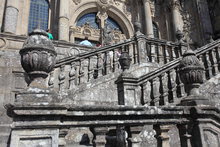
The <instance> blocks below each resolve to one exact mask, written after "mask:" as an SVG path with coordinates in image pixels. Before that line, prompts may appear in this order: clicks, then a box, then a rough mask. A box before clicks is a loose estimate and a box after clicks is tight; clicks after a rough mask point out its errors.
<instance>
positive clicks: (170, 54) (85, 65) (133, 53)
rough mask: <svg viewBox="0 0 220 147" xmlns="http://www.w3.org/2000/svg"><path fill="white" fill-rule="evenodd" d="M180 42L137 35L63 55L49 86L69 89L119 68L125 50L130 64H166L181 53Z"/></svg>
mask: <svg viewBox="0 0 220 147" xmlns="http://www.w3.org/2000/svg"><path fill="white" fill-rule="evenodd" d="M183 49H184V45H180V44H179V43H172V42H167V41H164V40H159V39H153V38H147V37H146V36H145V35H143V34H142V35H138V36H136V37H134V38H131V39H128V40H125V41H124V42H121V43H118V44H115V45H112V46H105V47H102V48H97V49H96V50H94V51H91V52H86V53H82V54H78V55H76V56H71V57H67V58H64V59H61V60H59V61H58V62H57V63H56V66H55V69H54V72H52V73H51V75H50V78H49V86H50V87H54V88H55V89H57V90H62V89H66V90H67V89H72V88H74V87H76V86H78V85H80V84H82V83H87V82H89V81H91V80H92V79H97V78H99V77H102V76H105V75H108V74H110V73H115V72H117V71H120V65H119V57H120V55H121V53H122V52H123V51H126V52H128V53H129V56H130V57H131V59H132V60H131V65H135V64H141V63H157V64H158V65H163V64H166V63H168V62H170V61H172V60H175V59H176V58H178V57H180V56H181V55H182V52H183V51H182V50H183Z"/></svg>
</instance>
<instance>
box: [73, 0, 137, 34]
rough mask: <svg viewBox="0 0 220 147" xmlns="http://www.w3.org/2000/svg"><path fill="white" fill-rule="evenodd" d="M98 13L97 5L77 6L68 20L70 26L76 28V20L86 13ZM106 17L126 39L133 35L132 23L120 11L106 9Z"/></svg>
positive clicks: (90, 3)
mask: <svg viewBox="0 0 220 147" xmlns="http://www.w3.org/2000/svg"><path fill="white" fill-rule="evenodd" d="M92 12H98V8H97V3H96V2H89V3H85V4H83V5H81V6H79V7H78V8H77V9H76V11H74V12H72V14H71V16H72V17H71V18H70V24H73V25H74V26H76V23H77V20H78V19H79V18H80V17H82V16H83V15H85V14H86V13H92ZM107 13H108V15H109V17H111V18H114V20H115V21H116V22H117V23H118V24H119V26H120V27H121V28H122V31H123V32H125V35H126V38H130V37H132V36H133V35H134V29H133V25H132V23H131V22H130V21H129V19H128V18H127V16H126V15H125V14H123V12H121V11H120V10H118V9H117V8H115V7H110V8H109V9H108V12H107Z"/></svg>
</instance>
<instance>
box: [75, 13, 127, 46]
mask: <svg viewBox="0 0 220 147" xmlns="http://www.w3.org/2000/svg"><path fill="white" fill-rule="evenodd" d="M100 21H101V20H99V18H98V17H97V13H96V12H93V13H87V14H85V15H83V16H81V17H80V18H79V19H78V20H77V22H76V26H77V27H78V29H76V30H73V32H74V34H73V36H74V41H75V43H80V42H81V41H83V40H84V39H85V38H88V39H89V41H90V42H91V43H92V44H94V45H97V44H100V43H101V44H102V43H103V44H104V37H106V36H104V33H105V32H104V31H110V34H111V35H112V36H111V37H112V38H111V39H112V42H114V43H116V42H118V41H120V40H121V38H122V37H124V36H125V35H124V34H123V32H122V29H121V27H120V26H119V24H118V23H117V22H116V21H115V20H114V19H113V18H111V17H109V16H108V18H107V19H106V21H105V26H104V28H101V23H103V22H101V23H100ZM79 28H80V29H79ZM101 29H104V30H103V31H100V30H101ZM78 30H80V31H78ZM88 36H89V37H88ZM100 38H102V39H100ZM124 38H125V37H124Z"/></svg>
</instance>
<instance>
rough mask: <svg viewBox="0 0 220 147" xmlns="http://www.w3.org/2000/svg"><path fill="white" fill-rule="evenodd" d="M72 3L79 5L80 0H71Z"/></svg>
mask: <svg viewBox="0 0 220 147" xmlns="http://www.w3.org/2000/svg"><path fill="white" fill-rule="evenodd" d="M73 2H74V3H75V4H76V5H78V4H80V3H81V0H73Z"/></svg>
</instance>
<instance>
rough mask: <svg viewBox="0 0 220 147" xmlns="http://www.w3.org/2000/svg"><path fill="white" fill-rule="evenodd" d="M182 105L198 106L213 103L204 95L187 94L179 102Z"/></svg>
mask: <svg viewBox="0 0 220 147" xmlns="http://www.w3.org/2000/svg"><path fill="white" fill-rule="evenodd" d="M179 105H180V106H198V105H213V103H212V102H211V101H209V99H207V98H205V97H203V96H187V97H185V98H183V99H182V100H181V102H180V104H179Z"/></svg>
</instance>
